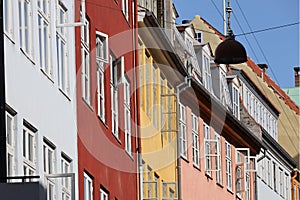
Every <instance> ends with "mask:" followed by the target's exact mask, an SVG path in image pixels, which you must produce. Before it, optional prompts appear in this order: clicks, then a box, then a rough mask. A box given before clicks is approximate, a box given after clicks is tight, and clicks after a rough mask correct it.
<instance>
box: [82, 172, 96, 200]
mask: <svg viewBox="0 0 300 200" xmlns="http://www.w3.org/2000/svg"><path fill="white" fill-rule="evenodd" d="M83 174H84V181H83V184H84V187H83V188H84V193H83V194H84V200H93V190H94V189H93V179H92V178H91V177H90V176H89V175H88V174H87V173H85V172H84V173H83ZM86 189H87V190H86Z"/></svg>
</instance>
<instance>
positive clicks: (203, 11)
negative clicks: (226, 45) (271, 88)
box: [173, 0, 300, 88]
mask: <svg viewBox="0 0 300 200" xmlns="http://www.w3.org/2000/svg"><path fill="white" fill-rule="evenodd" d="M222 2H223V0H173V3H174V4H175V7H176V9H177V11H178V13H179V18H178V19H177V23H180V22H181V20H183V19H192V18H193V17H194V15H200V16H201V17H203V18H204V19H205V20H206V21H208V22H209V23H210V24H211V25H213V26H214V27H215V28H217V29H218V30H219V31H220V32H222V33H223V21H222V16H221V14H222V13H223V11H222ZM214 4H215V5H214ZM216 7H217V8H216ZM231 7H232V9H233V14H232V15H231V28H232V30H233V33H234V34H235V35H238V34H242V33H249V32H251V30H252V31H257V30H262V29H267V28H271V27H276V26H281V25H286V24H291V23H295V22H299V21H300V19H299V0H286V1H280V0H251V1H249V0H231ZM240 8H241V9H240ZM218 10H219V11H218ZM241 10H242V11H241ZM243 14H244V16H245V17H246V19H247V21H246V20H245V19H244V17H243ZM247 22H248V24H249V25H250V28H249V26H248V24H247ZM254 36H255V37H254ZM254 36H253V34H249V35H246V36H237V37H236V39H237V40H238V41H239V42H241V43H242V44H243V45H244V46H245V48H246V51H247V54H248V56H250V57H251V58H252V60H254V62H256V63H257V64H259V63H266V64H268V65H269V69H268V72H267V73H268V75H269V76H270V77H271V78H272V79H273V80H274V81H275V82H276V83H277V84H278V85H279V86H280V87H282V88H286V87H294V70H293V68H294V67H296V66H299V24H297V25H293V26H289V27H285V28H280V29H274V30H269V31H264V32H259V33H255V34H254ZM255 38H256V39H255ZM256 41H257V42H256ZM257 43H258V44H257ZM261 50H262V51H261ZM262 52H263V53H262Z"/></svg>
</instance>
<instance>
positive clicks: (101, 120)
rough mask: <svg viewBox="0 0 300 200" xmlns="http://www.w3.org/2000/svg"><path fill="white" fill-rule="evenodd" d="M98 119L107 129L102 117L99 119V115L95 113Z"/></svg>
mask: <svg viewBox="0 0 300 200" xmlns="http://www.w3.org/2000/svg"><path fill="white" fill-rule="evenodd" d="M97 117H98V119H99V121H100V122H101V123H102V124H103V126H104V127H105V128H106V129H108V125H107V124H106V123H105V121H104V120H103V119H101V117H100V116H99V115H97Z"/></svg>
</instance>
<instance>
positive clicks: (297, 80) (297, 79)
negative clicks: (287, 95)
mask: <svg viewBox="0 0 300 200" xmlns="http://www.w3.org/2000/svg"><path fill="white" fill-rule="evenodd" d="M299 71H300V67H294V72H295V87H299V86H300V77H299V76H300V73H299Z"/></svg>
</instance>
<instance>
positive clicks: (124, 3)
mask: <svg viewBox="0 0 300 200" xmlns="http://www.w3.org/2000/svg"><path fill="white" fill-rule="evenodd" d="M122 11H123V14H124V15H125V17H126V20H128V17H129V13H128V12H129V7H128V0H122Z"/></svg>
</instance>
